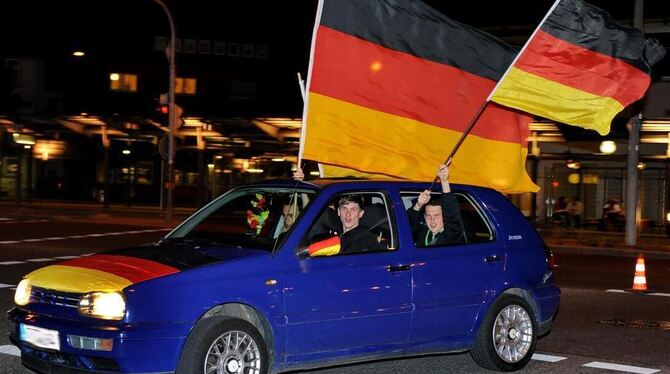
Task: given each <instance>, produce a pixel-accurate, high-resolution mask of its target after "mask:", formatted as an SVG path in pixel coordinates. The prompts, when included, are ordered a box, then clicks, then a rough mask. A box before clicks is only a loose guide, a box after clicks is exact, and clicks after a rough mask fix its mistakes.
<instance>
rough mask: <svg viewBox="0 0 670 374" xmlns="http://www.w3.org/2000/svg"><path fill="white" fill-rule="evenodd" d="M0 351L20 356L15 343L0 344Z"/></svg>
mask: <svg viewBox="0 0 670 374" xmlns="http://www.w3.org/2000/svg"><path fill="white" fill-rule="evenodd" d="M0 353H4V354H6V355H12V356H21V351H20V350H19V349H18V348H17V347H16V346H15V345H0Z"/></svg>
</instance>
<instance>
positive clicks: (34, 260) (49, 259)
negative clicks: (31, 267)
mask: <svg viewBox="0 0 670 374" xmlns="http://www.w3.org/2000/svg"><path fill="white" fill-rule="evenodd" d="M26 261H28V262H47V261H54V259H53V258H31V259H30V260H26Z"/></svg>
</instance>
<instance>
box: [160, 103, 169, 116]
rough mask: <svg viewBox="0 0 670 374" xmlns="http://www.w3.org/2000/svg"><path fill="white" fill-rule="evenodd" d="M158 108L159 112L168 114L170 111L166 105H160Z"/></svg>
mask: <svg viewBox="0 0 670 374" xmlns="http://www.w3.org/2000/svg"><path fill="white" fill-rule="evenodd" d="M158 110H159V111H160V112H161V114H168V113H169V112H170V108H169V107H168V106H167V105H161V106H160V108H158Z"/></svg>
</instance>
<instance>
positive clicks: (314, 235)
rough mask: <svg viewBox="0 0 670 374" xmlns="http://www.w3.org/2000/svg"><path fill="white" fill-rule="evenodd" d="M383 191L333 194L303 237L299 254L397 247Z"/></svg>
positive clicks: (319, 255)
mask: <svg viewBox="0 0 670 374" xmlns="http://www.w3.org/2000/svg"><path fill="white" fill-rule="evenodd" d="M389 207H390V205H389V204H388V198H387V196H386V194H385V193H383V192H377V191H349V192H346V193H341V194H337V195H335V196H334V197H333V198H332V199H330V201H329V202H328V203H327V204H326V206H325V207H324V208H323V209H322V211H321V212H320V213H319V215H318V216H317V218H316V220H314V222H313V223H312V225H311V226H310V228H309V230H308V231H307V233H306V234H305V236H304V237H303V238H302V240H301V242H300V246H299V248H298V251H297V253H298V254H299V255H300V256H301V257H323V256H333V255H344V254H354V253H364V252H375V251H388V250H393V249H395V248H396V234H395V232H396V231H395V228H394V222H393V220H392V215H391V214H390V209H389Z"/></svg>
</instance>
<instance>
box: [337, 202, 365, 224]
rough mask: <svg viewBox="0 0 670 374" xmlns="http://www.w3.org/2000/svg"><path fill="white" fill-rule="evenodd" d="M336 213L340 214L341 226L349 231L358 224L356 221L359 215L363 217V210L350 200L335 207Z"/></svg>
mask: <svg viewBox="0 0 670 374" xmlns="http://www.w3.org/2000/svg"><path fill="white" fill-rule="evenodd" d="M337 215H338V216H340V221H342V227H344V231H349V230H351V229H353V228H354V227H356V226H358V222H359V221H360V219H361V217H363V210H362V209H361V207H360V206H359V205H358V204H356V203H352V202H348V203H346V204H343V205H340V207H339V208H338V209H337Z"/></svg>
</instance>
